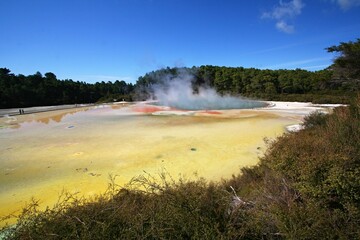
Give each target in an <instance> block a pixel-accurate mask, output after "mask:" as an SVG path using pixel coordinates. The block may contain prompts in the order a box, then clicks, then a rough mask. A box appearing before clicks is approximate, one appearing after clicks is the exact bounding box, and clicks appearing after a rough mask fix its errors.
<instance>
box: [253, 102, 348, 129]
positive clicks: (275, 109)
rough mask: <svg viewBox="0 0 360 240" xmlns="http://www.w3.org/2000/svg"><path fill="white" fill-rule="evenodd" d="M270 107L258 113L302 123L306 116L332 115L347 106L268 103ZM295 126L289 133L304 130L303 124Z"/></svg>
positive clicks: (308, 103)
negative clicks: (272, 114)
mask: <svg viewBox="0 0 360 240" xmlns="http://www.w3.org/2000/svg"><path fill="white" fill-rule="evenodd" d="M266 103H267V104H268V107H265V108H258V109H257V111H265V112H268V113H275V114H279V115H281V116H286V117H293V118H296V119H298V120H300V121H301V123H302V122H303V120H304V117H305V116H308V115H310V114H311V113H314V112H321V113H324V114H328V113H331V112H332V111H333V110H334V108H337V107H341V106H345V105H343V104H313V103H310V102H279V101H267V102H266ZM301 123H300V124H294V125H289V126H287V127H286V130H287V131H288V132H295V131H299V130H301V129H302V128H303V126H302V124H301Z"/></svg>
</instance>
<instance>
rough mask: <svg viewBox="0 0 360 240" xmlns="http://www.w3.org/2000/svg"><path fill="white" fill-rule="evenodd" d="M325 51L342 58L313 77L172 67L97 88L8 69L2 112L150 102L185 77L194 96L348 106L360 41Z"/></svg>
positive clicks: (0, 87) (358, 81) (357, 82)
mask: <svg viewBox="0 0 360 240" xmlns="http://www.w3.org/2000/svg"><path fill="white" fill-rule="evenodd" d="M327 51H328V52H338V53H339V54H340V55H339V56H338V57H337V58H336V59H335V61H334V64H333V65H331V66H330V67H329V68H327V69H324V70H320V71H315V72H311V71H307V70H302V69H295V70H286V69H280V70H269V69H263V70H261V69H256V68H243V67H220V66H209V65H205V66H200V67H191V68H169V67H168V68H164V69H160V70H157V71H153V72H150V73H147V74H145V75H144V76H141V77H139V79H138V80H137V82H136V84H135V85H133V84H131V83H126V82H124V81H119V80H117V81H116V82H114V83H112V82H107V83H105V82H101V83H95V84H89V83H85V82H79V81H73V80H58V79H57V78H56V76H55V74H53V73H50V72H49V73H45V75H44V76H43V75H42V74H41V73H39V72H37V73H35V74H34V75H29V76H24V75H21V74H19V75H14V74H12V73H11V71H10V70H9V69H7V68H0V108H10V107H27V106H39V105H59V104H69V103H94V102H99V101H100V102H105V101H113V100H114V99H116V100H123V99H124V100H127V101H132V100H146V99H148V98H150V97H152V91H153V88H152V87H153V86H154V85H157V84H162V83H164V82H165V81H171V80H172V79H175V78H179V77H182V76H183V75H186V77H190V78H191V79H192V84H193V89H194V92H196V91H197V90H198V89H199V88H200V87H213V88H215V89H216V91H217V92H218V93H220V94H231V95H235V96H239V95H241V96H246V97H252V98H260V99H263V100H287V101H312V102H315V103H348V102H349V100H350V98H351V97H353V96H355V95H356V92H357V91H359V89H360V71H359V66H360V63H359V59H360V39H358V40H357V41H355V42H351V41H350V42H347V43H340V44H339V45H338V46H332V47H329V48H327Z"/></svg>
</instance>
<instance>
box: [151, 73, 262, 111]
mask: <svg viewBox="0 0 360 240" xmlns="http://www.w3.org/2000/svg"><path fill="white" fill-rule="evenodd" d="M193 79H194V78H193V76H192V75H190V74H187V73H182V74H180V75H177V77H173V78H171V77H169V76H168V77H166V80H165V81H163V84H157V85H154V86H152V89H153V93H154V96H153V98H154V100H156V101H158V103H159V104H160V105H163V106H169V107H174V108H177V109H184V110H215V109H218V110H220V109H245V108H256V107H264V106H265V104H264V103H263V102H258V101H252V100H248V99H244V98H238V97H232V96H229V95H226V96H220V95H219V94H218V93H217V92H216V91H215V90H214V89H212V88H210V87H202V88H199V89H198V91H196V92H194V90H193V87H192V81H193Z"/></svg>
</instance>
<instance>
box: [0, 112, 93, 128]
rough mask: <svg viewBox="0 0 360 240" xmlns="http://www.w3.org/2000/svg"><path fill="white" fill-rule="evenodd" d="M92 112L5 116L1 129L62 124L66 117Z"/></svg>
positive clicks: (0, 119) (1, 121) (0, 123)
mask: <svg viewBox="0 0 360 240" xmlns="http://www.w3.org/2000/svg"><path fill="white" fill-rule="evenodd" d="M88 110H90V108H89V107H86V108H76V109H66V110H56V111H50V112H40V113H34V114H30V115H20V116H16V117H15V116H4V117H3V118H0V129H1V128H11V129H18V128H20V127H21V126H23V125H24V124H32V123H40V124H45V125H48V124H50V123H60V122H62V121H63V119H64V118H65V117H66V116H71V115H74V114H76V113H79V112H86V111H88Z"/></svg>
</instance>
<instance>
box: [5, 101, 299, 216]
mask: <svg viewBox="0 0 360 240" xmlns="http://www.w3.org/2000/svg"><path fill="white" fill-rule="evenodd" d="M299 122H300V118H296V117H291V116H290V117H289V116H284V115H281V114H276V113H271V112H267V111H260V110H219V111H215V110H212V111H205V110H204V111H177V110H174V109H169V108H166V107H161V106H149V105H146V104H145V105H125V104H115V105H102V106H96V107H86V108H78V109H68V110H58V111H51V112H43V113H36V114H28V115H18V116H15V117H2V118H0V169H1V172H0V217H3V216H5V215H8V214H11V213H19V212H20V209H21V208H22V207H23V206H24V205H25V204H26V203H27V202H29V201H30V199H31V197H34V198H35V199H38V200H40V205H41V206H43V207H45V206H47V205H48V206H50V207H51V206H52V205H53V204H54V203H56V201H57V199H58V197H59V195H60V193H61V192H62V191H63V190H65V191H68V192H71V193H75V192H79V194H80V195H85V196H91V195H94V194H98V193H101V192H104V191H105V190H106V188H107V186H108V183H109V174H112V175H117V176H118V177H117V178H116V183H118V184H125V183H127V182H128V181H129V180H130V179H131V178H132V177H134V176H138V175H140V174H143V173H144V171H146V172H147V173H150V174H152V175H157V174H159V173H160V172H162V171H164V169H166V171H167V172H169V173H170V174H171V175H172V176H173V178H175V179H176V178H178V177H179V176H180V175H181V176H182V177H185V178H193V177H195V175H194V173H196V175H198V176H201V177H205V178H206V179H208V180H220V179H221V178H227V177H231V175H232V174H237V173H238V172H239V169H240V168H241V167H243V166H251V165H255V164H256V163H257V162H258V157H259V155H261V154H262V153H263V151H264V150H265V143H264V141H263V139H264V138H265V137H267V138H275V137H276V136H279V135H281V134H282V133H283V132H284V131H285V127H286V126H288V125H291V124H296V123H299ZM10 222H11V221H10Z"/></svg>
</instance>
